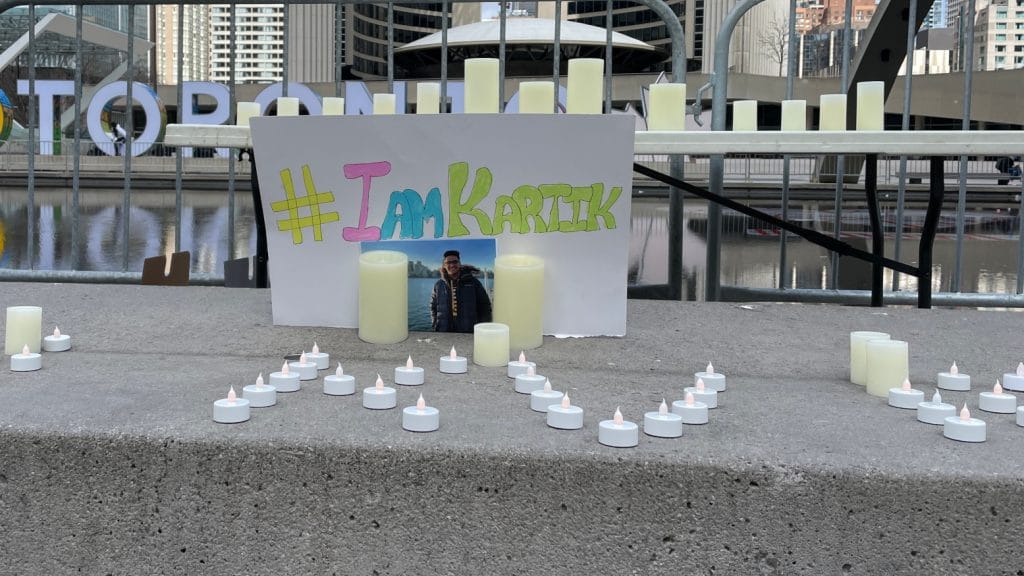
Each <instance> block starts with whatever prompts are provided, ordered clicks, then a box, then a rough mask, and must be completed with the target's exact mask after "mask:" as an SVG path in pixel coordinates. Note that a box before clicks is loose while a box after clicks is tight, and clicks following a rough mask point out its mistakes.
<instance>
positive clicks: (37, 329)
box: [4, 306, 43, 355]
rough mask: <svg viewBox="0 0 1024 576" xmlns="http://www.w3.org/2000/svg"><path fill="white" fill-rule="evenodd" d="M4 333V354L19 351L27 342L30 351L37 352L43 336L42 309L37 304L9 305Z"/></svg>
mask: <svg viewBox="0 0 1024 576" xmlns="http://www.w3.org/2000/svg"><path fill="white" fill-rule="evenodd" d="M5 326H6V329H5V330H6V332H5V333H4V337H5V342H4V354H7V355H11V354H17V353H19V352H21V348H22V347H23V346H25V345H26V344H28V349H29V351H30V352H39V343H40V341H41V340H42V336H43V309H42V308H40V307H39V306H9V307H8V308H7V324H5Z"/></svg>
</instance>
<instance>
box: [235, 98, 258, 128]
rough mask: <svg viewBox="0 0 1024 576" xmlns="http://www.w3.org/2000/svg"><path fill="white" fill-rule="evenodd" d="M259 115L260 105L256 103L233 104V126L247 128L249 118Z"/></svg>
mask: <svg viewBox="0 0 1024 576" xmlns="http://www.w3.org/2000/svg"><path fill="white" fill-rule="evenodd" d="M259 115H260V105H259V104H257V103H256V102H239V103H237V104H235V125H236V126H248V125H249V119H250V118H256V117H258V116H259Z"/></svg>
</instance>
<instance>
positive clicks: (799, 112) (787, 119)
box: [782, 100, 807, 132]
mask: <svg viewBox="0 0 1024 576" xmlns="http://www.w3.org/2000/svg"><path fill="white" fill-rule="evenodd" d="M806 130H807V100H783V101H782V131H783V132H805V131H806Z"/></svg>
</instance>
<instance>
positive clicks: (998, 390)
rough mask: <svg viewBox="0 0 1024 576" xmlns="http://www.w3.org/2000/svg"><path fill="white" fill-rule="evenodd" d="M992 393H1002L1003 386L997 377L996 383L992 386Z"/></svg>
mask: <svg viewBox="0 0 1024 576" xmlns="http://www.w3.org/2000/svg"><path fill="white" fill-rule="evenodd" d="M992 393H993V394H1002V393H1003V386H1002V385H1001V384H1000V383H999V379H998V378H997V379H996V385H995V386H993V387H992Z"/></svg>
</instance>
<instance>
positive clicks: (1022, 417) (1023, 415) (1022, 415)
mask: <svg viewBox="0 0 1024 576" xmlns="http://www.w3.org/2000/svg"><path fill="white" fill-rule="evenodd" d="M1017 426H1024V406H1018V407H1017Z"/></svg>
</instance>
